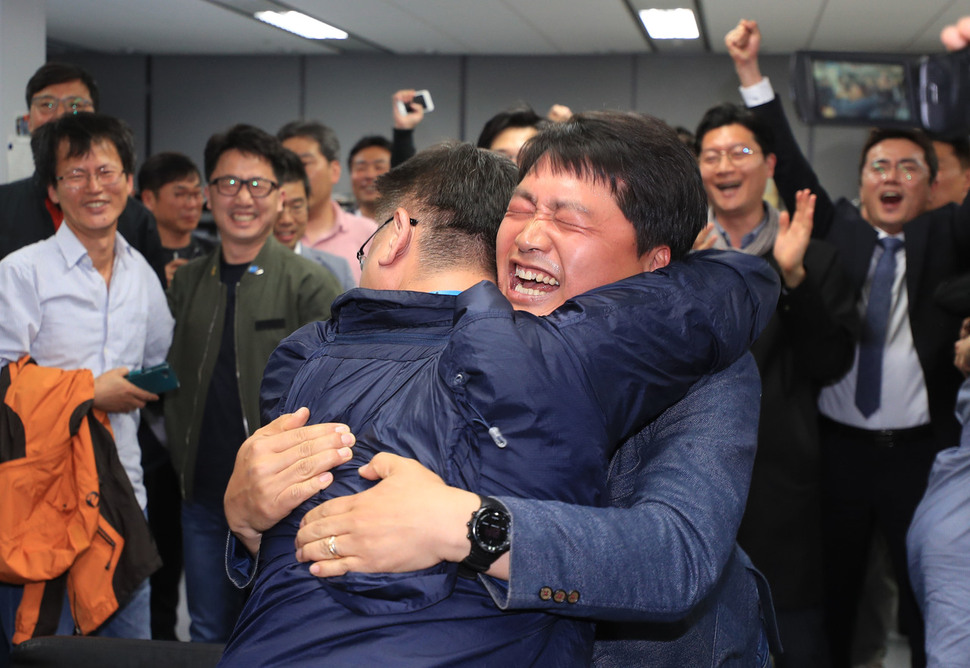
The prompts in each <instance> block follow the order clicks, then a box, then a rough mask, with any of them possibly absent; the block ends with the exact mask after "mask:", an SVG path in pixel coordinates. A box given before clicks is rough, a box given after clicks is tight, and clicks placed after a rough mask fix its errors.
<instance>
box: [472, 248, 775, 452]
mask: <svg viewBox="0 0 970 668" xmlns="http://www.w3.org/2000/svg"><path fill="white" fill-rule="evenodd" d="M778 290H779V279H778V274H777V273H776V272H775V270H774V269H772V268H771V267H770V266H769V265H768V264H767V263H766V262H765V261H764V260H762V259H761V258H759V257H755V256H751V255H746V254H744V253H737V252H733V251H713V250H710V251H702V252H697V253H693V254H692V255H690V256H689V257H688V258H687V259H685V260H683V261H680V262H674V263H672V264H670V265H669V266H668V267H666V268H664V269H660V270H657V271H654V272H650V273H644V274H639V275H637V276H632V277H630V278H627V279H625V280H623V281H619V282H617V283H613V284H611V285H608V286H604V287H602V288H597V289H595V290H592V291H590V292H588V293H585V294H583V295H580V296H578V297H576V298H574V299H572V300H570V301H569V302H567V303H566V304H565V305H564V306H563V307H561V308H560V309H557V310H556V311H555V312H554V313H552V314H550V315H549V316H546V317H545V318H544V319H541V320H540V322H541V323H542V325H541V330H540V331H542V332H545V331H546V330H549V329H552V330H554V331H555V334H556V336H557V337H559V338H560V339H561V340H562V341H563V345H564V346H565V347H566V348H567V350H568V354H566V355H564V356H563V357H564V358H565V359H566V362H565V363H564V364H563V366H571V365H573V364H578V365H579V367H581V372H580V373H581V374H582V378H583V381H584V382H585V383H586V384H587V385H588V387H589V390H588V393H587V394H586V395H585V398H584V401H595V402H597V403H596V406H597V409H598V411H599V412H600V413H601V414H602V415H603V418H604V423H605V425H606V428H607V431H606V436H607V439H608V442H609V443H618V442H619V441H620V440H621V438H624V437H626V436H628V435H630V434H632V433H634V432H635V431H636V430H638V429H639V428H640V427H641V426H642V425H644V424H646V422H647V421H648V420H650V419H653V418H654V417H656V416H657V415H659V413H660V412H661V411H662V410H663V409H664V408H666V407H667V406H669V405H671V404H673V403H674V402H675V401H676V400H678V399H680V398H681V397H682V396H683V395H684V393H686V392H687V390H688V388H689V387H690V386H691V385H692V384H693V383H694V382H696V381H697V379H699V378H701V377H702V376H704V375H706V374H709V373H713V372H715V371H719V370H722V369H724V368H726V367H727V366H728V365H730V364H731V363H733V362H734V361H735V360H737V359H738V358H739V357H740V356H741V355H743V354H744V353H745V352H746V351H747V350H748V349H749V348H750V346H751V344H752V343H754V341H755V340H756V339H757V338H758V337H759V336H760V334H761V332H762V331H763V330H764V328H765V326H766V325H767V324H768V321H769V320H770V319H771V317H772V315H773V314H774V312H775V307H776V304H777V299H778ZM530 317H531V316H527V315H522V314H516V318H519V319H523V318H524V319H528V318H530ZM479 323H480V321H479ZM499 324H501V323H499ZM526 324H528V323H526ZM519 333H520V334H521V336H522V337H523V344H524V345H525V346H526V347H527V348H530V349H533V350H550V349H552V348H551V347H550V346H549V345H547V344H543V343H542V341H541V340H537V341H533V340H532V338H531V336H530V333H529V328H520V329H519ZM499 334H500V333H497V334H496V338H498V336H499ZM545 363H546V364H548V365H549V368H550V370H551V376H552V377H559V378H572V377H575V376H574V375H570V372H571V369H563V370H561V371H560V370H559V368H558V366H557V365H559V364H561V362H560V361H559V360H558V359H557V356H556V355H546V356H545Z"/></svg>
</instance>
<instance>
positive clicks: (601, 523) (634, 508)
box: [491, 356, 760, 621]
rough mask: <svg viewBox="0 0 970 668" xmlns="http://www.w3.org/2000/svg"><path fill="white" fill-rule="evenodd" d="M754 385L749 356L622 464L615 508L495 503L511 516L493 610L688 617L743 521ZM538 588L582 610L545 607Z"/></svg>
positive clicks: (624, 455)
mask: <svg viewBox="0 0 970 668" xmlns="http://www.w3.org/2000/svg"><path fill="white" fill-rule="evenodd" d="M759 393H760V382H759V381H758V372H757V368H756V367H755V365H754V362H753V360H752V359H751V357H750V356H745V357H744V358H743V359H741V360H739V361H738V362H737V363H735V364H734V365H733V366H731V367H730V368H728V369H727V370H725V371H722V372H720V373H718V374H716V375H714V376H710V377H708V378H705V379H704V380H702V381H701V382H699V383H697V384H696V385H695V386H694V388H692V389H691V391H690V392H689V393H688V394H687V396H685V397H684V399H683V400H681V401H680V402H679V403H678V404H677V405H675V406H673V407H672V408H670V409H668V410H667V411H666V412H665V413H664V414H663V415H661V416H660V417H659V418H658V419H657V420H656V421H655V422H654V423H653V424H651V425H650V426H649V427H648V428H647V429H645V430H643V431H642V432H641V433H640V434H638V435H637V436H635V437H634V438H633V439H631V440H630V441H628V442H627V443H626V444H624V445H623V446H622V448H621V449H620V451H619V452H618V453H617V456H616V458H615V459H614V462H613V464H612V470H611V473H610V482H609V490H610V494H611V497H612V502H613V503H614V505H615V506H616V507H611V508H587V507H582V506H571V505H567V504H562V503H556V502H547V501H530V500H525V499H510V498H502V499H501V500H502V501H503V502H504V503H505V504H506V505H507V506H508V507H509V509H510V511H511V512H512V517H513V534H512V550H511V552H510V555H511V568H510V573H511V578H510V581H509V586H508V590H507V591H502V588H498V587H492V588H491V589H492V594H493V598H496V603H497V604H498V605H499V607H502V608H508V609H522V608H545V609H549V610H554V611H556V612H559V613H561V614H568V615H576V616H592V617H596V618H597V619H616V620H623V619H630V620H653V621H670V620H676V619H680V618H682V617H684V615H686V614H687V613H688V612H689V611H690V610H691V609H693V608H694V606H696V605H697V604H698V603H699V602H700V601H702V600H703V599H704V598H705V597H706V596H707V595H708V594H709V593H710V591H711V589H712V588H713V587H714V585H715V584H716V583H717V581H718V580H719V578H720V577H721V574H722V571H723V568H724V565H725V564H726V563H727V561H728V558H729V557H730V555H731V553H732V552H733V550H734V546H735V536H736V534H737V528H738V526H739V524H740V522H741V516H742V514H743V512H744V504H745V500H746V498H747V491H748V484H749V482H750V477H751V466H752V462H753V460H754V453H755V444H756V440H757V426H758V410H759V408H758V406H759V400H758V397H759ZM544 587H548V588H550V589H552V590H553V591H556V590H563V591H565V592H572V591H576V592H578V594H579V600H578V601H577V602H576V603H574V604H570V603H568V602H567V603H562V602H559V603H557V602H556V601H555V600H554V599H552V600H544V597H543V596H542V594H541V592H542V589H543V588H544Z"/></svg>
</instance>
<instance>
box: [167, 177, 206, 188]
mask: <svg viewBox="0 0 970 668" xmlns="http://www.w3.org/2000/svg"><path fill="white" fill-rule="evenodd" d="M165 185H166V186H168V185H170V186H172V187H173V188H198V187H199V186H201V185H202V179H201V178H199V175H198V174H190V175H188V176H183V177H182V178H180V179H175V180H173V181H169V182H168V183H166V184H165ZM163 187H164V186H163Z"/></svg>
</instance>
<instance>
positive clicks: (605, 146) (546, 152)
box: [519, 111, 707, 259]
mask: <svg viewBox="0 0 970 668" xmlns="http://www.w3.org/2000/svg"><path fill="white" fill-rule="evenodd" d="M540 160H541V161H548V166H549V167H550V168H551V169H552V170H553V172H556V173H569V174H573V175H575V176H576V177H578V178H581V179H591V180H593V181H594V182H598V183H602V184H604V185H606V186H607V187H608V188H609V189H610V190H611V192H612V193H613V199H614V200H615V201H616V204H617V206H618V207H619V209H620V211H621V212H622V213H623V215H624V216H626V219H627V220H629V221H630V223H632V224H633V229H634V232H635V234H636V239H637V253H638V254H639V255H643V254H644V253H646V252H647V251H649V250H651V249H653V248H656V247H657V246H662V245H666V246H669V247H670V253H671V257H672V259H679V258H681V257H683V256H684V255H686V254H687V252H688V251H690V249H691V246H692V245H693V243H694V239H695V238H696V237H697V235H698V233H699V232H700V231H701V229H703V227H704V225H705V224H706V223H707V196H706V195H705V193H704V185H703V183H702V182H701V175H700V171H699V170H698V168H697V160H696V158H695V157H694V155H693V153H692V151H691V150H690V149H689V148H688V147H687V146H685V145H684V143H683V142H682V141H680V139H679V138H678V137H677V133H676V132H675V131H674V129H673V128H671V127H670V126H669V125H667V124H666V123H664V122H663V121H661V120H660V119H658V118H654V117H652V116H647V115H641V114H636V113H633V112H620V111H591V112H584V113H582V114H576V115H574V116H573V117H572V118H570V119H569V120H568V121H565V122H563V123H552V124H550V125H549V126H547V127H546V128H544V129H543V130H541V131H540V132H539V134H537V135H536V136H534V137H532V138H531V139H530V140H529V141H527V142H526V143H525V145H524V146H523V147H522V151H521V152H520V153H519V180H520V181H521V180H522V179H523V178H525V175H526V174H528V173H529V172H530V171H532V170H533V169H535V168H536V165H537V164H539V162H540Z"/></svg>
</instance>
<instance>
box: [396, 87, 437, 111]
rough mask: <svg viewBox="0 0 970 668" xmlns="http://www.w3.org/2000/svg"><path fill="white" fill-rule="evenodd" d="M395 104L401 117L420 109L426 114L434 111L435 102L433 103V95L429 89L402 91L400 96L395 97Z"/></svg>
mask: <svg viewBox="0 0 970 668" xmlns="http://www.w3.org/2000/svg"><path fill="white" fill-rule="evenodd" d="M408 98H410V99H408ZM395 102H396V104H397V112H398V114H400V115H401V116H407V115H408V114H411V113H414V112H415V111H417V110H418V109H420V110H421V111H423V112H424V113H426V114H427V113H431V112H432V111H434V101H432V99H431V93H430V92H429V91H428V90H427V89H424V90H416V91H413V92H409V91H400V92H399V93H398V95H395Z"/></svg>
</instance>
